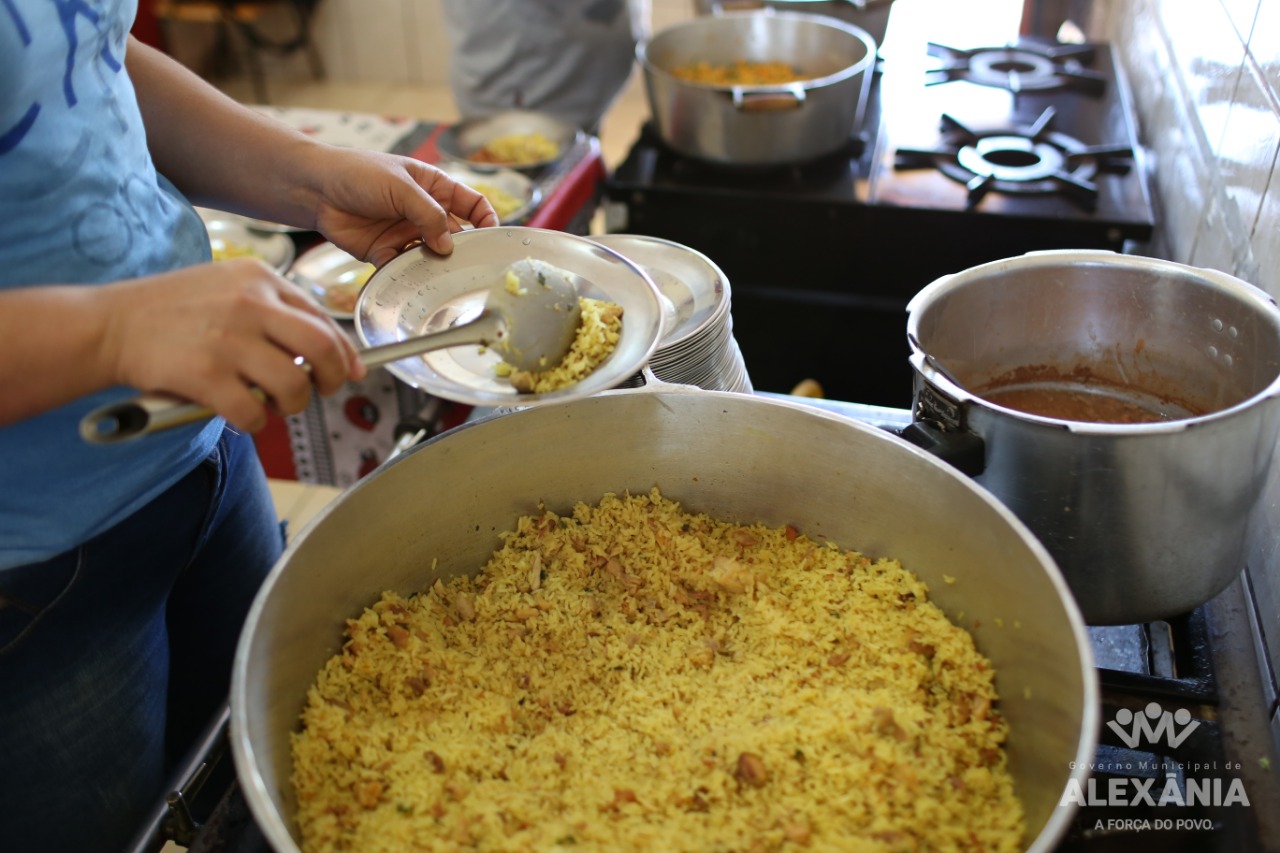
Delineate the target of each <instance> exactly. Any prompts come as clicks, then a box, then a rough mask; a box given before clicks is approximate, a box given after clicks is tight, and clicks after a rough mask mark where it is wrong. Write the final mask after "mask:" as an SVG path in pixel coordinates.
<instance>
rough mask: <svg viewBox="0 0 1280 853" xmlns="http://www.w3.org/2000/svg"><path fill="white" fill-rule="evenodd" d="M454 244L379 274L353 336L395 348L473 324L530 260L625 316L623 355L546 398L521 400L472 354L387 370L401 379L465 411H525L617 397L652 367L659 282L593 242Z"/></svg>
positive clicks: (533, 234)
mask: <svg viewBox="0 0 1280 853" xmlns="http://www.w3.org/2000/svg"><path fill="white" fill-rule="evenodd" d="M453 240H454V249H453V253H452V254H450V255H448V256H441V255H437V254H435V253H434V252H432V251H430V250H429V249H426V248H425V247H417V248H413V249H410V250H408V251H406V252H404V253H402V254H401V255H399V256H397V257H396V258H394V259H393V260H392V261H391V262H389V263H388V264H386V265H385V266H384V267H382V268H381V269H379V270H378V271H377V272H376V273H374V274H373V277H372V278H370V279H369V282H368V284H366V285H365V288H364V290H363V291H362V292H361V294H360V299H359V300H358V302H357V303H356V311H355V326H356V334H357V336H358V337H359V339H360V342H361V344H362V345H364V346H378V345H380V344H388V343H394V342H396V341H401V340H404V339H405V338H409V337H413V336H415V335H421V334H425V333H428V332H438V331H442V330H444V329H446V328H449V327H451V326H455V325H457V324H459V323H462V322H466V321H469V320H471V319H474V318H475V317H476V315H478V314H479V313H480V311H481V309H482V308H483V307H484V302H485V297H486V295H487V293H488V291H489V288H490V287H491V286H492V284H493V283H494V282H495V281H498V280H501V277H502V276H503V274H504V273H505V272H506V269H507V267H508V266H509V265H510V264H512V263H515V262H516V261H520V260H524V259H525V258H537V259H539V260H543V261H545V262H547V263H549V264H553V265H555V266H557V267H560V268H561V269H563V270H566V271H568V272H569V273H571V274H572V275H573V277H574V279H575V284H576V286H577V288H578V293H579V294H580V295H582V296H587V297H591V298H593V299H604V300H607V301H609V302H614V303H617V304H618V305H620V306H622V310H623V315H622V334H621V337H620V339H619V341H618V345H617V347H616V348H615V349H614V351H613V353H612V354H611V355H610V356H609V357H608V359H606V360H605V362H604V363H603V364H601V365H600V366H599V367H598V368H596V370H595V372H593V373H592V374H591V375H589V376H587V377H586V378H585V379H583V380H582V381H580V382H578V383H576V384H574V385H571V386H568V387H565V388H560V389H558V390H555V391H551V392H548V393H545V394H526V393H521V392H519V391H517V390H516V389H515V388H513V387H512V386H511V383H510V382H509V381H508V380H507V379H506V378H503V377H499V376H498V375H497V373H496V371H495V368H496V367H497V365H498V364H499V362H500V359H499V358H498V356H497V354H496V353H494V352H493V351H492V350H484V349H482V348H481V347H478V346H475V345H466V346H458V347H451V348H449V349H444V350H438V351H436V352H431V353H427V354H426V355H423V356H419V357H417V358H408V359H403V360H401V361H397V362H394V363H392V364H389V365H387V370H388V371H389V372H390V373H391V374H392V375H393V376H395V377H396V378H398V379H400V380H402V381H403V382H407V383H408V384H410V385H412V386H414V387H416V388H420V389H422V390H423V391H426V392H427V393H429V394H433V395H435V396H437V397H442V398H444V399H447V400H453V401H455V402H459V403H469V404H471V405H475V406H486V407H499V406H526V405H531V404H534V403H541V402H548V401H553V400H568V399H575V398H578V397H586V396H589V395H591V394H594V393H596V392H599V391H604V390H607V389H609V388H613V387H616V386H618V385H621V384H622V383H623V382H625V381H626V380H627V379H628V378H629V377H631V376H633V375H634V374H635V373H636V372H637V371H639V370H640V369H641V368H642V367H644V365H645V364H647V363H648V360H649V357H650V356H651V355H652V354H653V351H654V349H655V348H656V347H657V344H658V338H659V336H660V335H661V333H662V318H663V311H662V303H661V299H660V296H659V293H658V289H657V287H656V286H655V285H654V283H653V281H652V280H651V279H650V278H649V276H648V275H647V274H646V273H645V272H644V271H643V270H642V269H641V268H640V267H639V266H637V265H636V264H635V263H634V262H633V261H631V260H629V259H628V258H626V257H624V256H623V255H620V254H618V253H617V252H615V251H613V250H612V249H609V248H606V247H604V246H601V245H599V244H597V243H595V242H593V241H591V240H589V239H587V238H586V237H579V236H577V235H574V234H568V233H565V232H562V231H551V230H547V229H542V228H526V227H518V226H509V227H507V226H499V227H496V228H477V229H475V230H471V231H463V232H461V233H458V234H454V235H453Z"/></svg>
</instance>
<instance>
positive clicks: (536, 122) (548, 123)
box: [436, 110, 584, 171]
mask: <svg viewBox="0 0 1280 853" xmlns="http://www.w3.org/2000/svg"><path fill="white" fill-rule="evenodd" d="M534 133H537V134H541V135H542V136H545V137H546V138H547V139H549V140H551V141H552V142H554V143H556V154H555V156H553V157H546V158H542V159H539V160H531V161H529V162H522V163H516V162H510V163H477V162H474V161H472V160H471V157H472V156H473V155H474V154H475V153H476V152H477V151H479V150H480V149H481V148H483V147H484V146H486V145H488V144H489V143H490V142H492V141H493V140H495V139H498V138H499V137H503V136H518V135H525V134H534ZM583 135H584V134H583V132H582V131H581V130H580V129H579V128H576V127H574V126H573V125H571V124H569V123H568V122H566V121H563V120H561V119H558V118H556V117H555V116H553V115H550V114H548V113H541V112H536V111H533V110H506V111H504V112H500V113H494V114H493V115H489V116H482V117H477V118H468V119H463V120H462V121H460V122H458V123H457V124H454V125H450V126H449V127H446V128H445V129H444V130H443V131H441V133H440V136H439V137H437V139H436V147H437V148H438V149H439V150H440V153H441V154H443V155H445V156H446V157H449V158H452V159H454V160H462V161H465V162H466V163H467V165H468V166H470V167H471V168H473V169H477V170H480V171H491V170H493V169H498V168H503V167H506V168H509V169H521V170H532V169H540V168H542V167H543V166H548V165H550V164H551V163H554V162H556V161H557V160H559V159H560V157H561V156H563V155H564V153H565V152H566V151H568V150H569V149H570V148H572V147H573V146H574V145H575V144H577V142H578V140H580V139H581V138H582V137H583Z"/></svg>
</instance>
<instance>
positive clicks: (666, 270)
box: [591, 234, 729, 349]
mask: <svg viewBox="0 0 1280 853" xmlns="http://www.w3.org/2000/svg"><path fill="white" fill-rule="evenodd" d="M591 239H592V240H595V241H596V242H597V243H599V244H600V245H602V246H606V247H608V248H610V249H613V250H614V251H615V252H618V253H619V254H621V255H623V256H625V257H627V258H630V259H631V260H633V261H635V262H636V263H637V264H639V265H640V268H641V269H643V270H644V271H645V272H647V273H648V274H649V277H650V278H652V279H653V283H654V284H656V285H657V286H658V291H659V292H660V293H661V294H662V295H663V296H665V297H666V298H667V299H668V300H670V302H671V305H672V308H671V316H669V317H668V322H667V328H666V329H665V330H664V331H663V334H662V340H661V341H660V343H661V346H662V347H663V348H664V349H666V348H669V347H671V346H673V345H675V344H678V343H681V342H682V341H685V340H686V339H688V338H690V337H692V336H693V335H694V334H695V333H697V332H699V331H704V332H705V331H707V329H708V327H709V325H710V324H711V323H712V322H713V321H715V320H717V319H721V318H722V315H724V314H726V313H727V312H728V310H729V282H728V279H726V278H725V275H724V273H723V272H721V270H720V268H719V267H718V266H716V265H715V264H714V263H712V261H711V259H710V258H708V257H707V256H706V255H704V254H702V253H701V252H698V251H695V250H694V249H691V248H689V247H688V246H684V245H681V244H680V243H676V242H673V241H671V240H663V239H661V238H660V237H647V236H643V235H639V234H601V235H598V236H595V237H592V238H591Z"/></svg>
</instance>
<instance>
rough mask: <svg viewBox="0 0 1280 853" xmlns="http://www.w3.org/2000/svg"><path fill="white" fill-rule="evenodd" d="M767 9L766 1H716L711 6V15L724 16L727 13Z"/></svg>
mask: <svg viewBox="0 0 1280 853" xmlns="http://www.w3.org/2000/svg"><path fill="white" fill-rule="evenodd" d="M764 8H767V7H766V6H765V4H764V0H716V2H714V3H712V4H711V14H713V15H723V14H724V13H725V12H756V11H759V10H761V9H764Z"/></svg>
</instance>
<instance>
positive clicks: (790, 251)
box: [604, 39, 1155, 407]
mask: <svg viewBox="0 0 1280 853" xmlns="http://www.w3.org/2000/svg"><path fill="white" fill-rule="evenodd" d="M921 51H922V53H924V54H925V55H923V56H921V57H918V58H915V57H913V58H912V59H916V60H918V61H911V62H907V61H904V60H903V51H902V50H898V51H896V52H890V53H889V54H888V55H887V56H885V57H884V58H882V59H881V60H880V61H879V63H878V66H877V69H876V73H875V75H874V77H873V81H872V85H871V92H870V97H869V99H868V102H867V110H866V116H865V118H864V121H863V124H862V126H860V127H858V128H856V129H855V132H854V133H853V134H851V137H850V139H849V142H848V144H847V145H845V146H844V147H843V148H841V149H840V150H839V151H836V152H834V153H832V154H830V155H827V156H824V157H822V158H819V159H817V160H813V161H809V162H804V163H795V164H790V165H785V166H778V167H770V168H745V167H738V168H734V167H725V166H721V165H716V164H711V163H704V162H699V161H695V160H692V159H690V158H686V157H682V156H680V155H678V154H676V153H674V152H672V151H671V150H670V149H668V148H667V147H666V146H665V145H664V144H663V142H662V141H661V139H660V138H659V137H658V135H657V133H656V131H655V130H654V129H653V128H652V127H648V126H646V127H644V128H643V129H642V130H641V133H640V136H639V138H638V139H637V140H636V142H635V143H634V145H633V146H632V148H631V149H630V151H629V152H628V155H627V157H626V158H625V160H624V162H623V163H622V164H620V165H619V167H618V168H617V169H616V170H615V172H614V173H613V174H612V175H611V176H609V177H608V178H607V179H606V181H605V184H604V193H605V198H606V201H607V203H608V204H607V210H609V211H610V212H611V216H610V220H609V227H610V230H615V231H626V232H629V233H637V234H649V235H654V236H659V237H664V238H666V239H669V240H674V241H676V242H680V243H684V244H686V245H689V246H691V247H693V248H695V249H697V250H699V251H701V252H703V253H705V254H707V255H709V256H710V257H711V258H712V259H713V260H714V261H715V262H716V263H717V264H719V265H720V266H721V267H722V268H723V269H724V271H725V274H726V275H727V277H728V278H729V281H730V283H731V286H732V288H733V300H734V303H733V304H734V312H733V313H734V319H735V323H734V332H735V335H736V336H737V338H738V341H739V344H740V346H741V348H742V351H743V355H744V358H745V360H746V365H747V369H748V370H749V371H750V373H751V377H752V382H753V383H754V384H755V386H756V387H757V388H759V389H763V390H768V391H776V392H786V391H788V390H790V389H791V388H793V387H794V386H795V385H796V384H797V383H799V382H800V381H801V380H802V379H806V378H811V379H816V380H818V382H819V384H820V385H821V386H822V387H823V389H824V391H825V392H826V394H827V396H829V397H832V398H836V399H841V400H857V401H859V402H864V403H871V404H877V405H883V406H896V407H905V406H908V405H909V404H910V395H911V377H910V369H909V367H908V365H907V361H906V356H907V346H906V314H905V309H906V304H907V302H908V300H909V299H910V298H911V296H913V295H914V294H915V293H916V292H917V291H919V290H920V289H921V288H922V287H924V286H925V285H926V284H928V283H929V282H931V281H933V280H934V279H935V278H938V277H940V276H943V275H947V274H950V273H954V272H959V271H961V270H963V269H967V268H968V267H971V266H976V265H978V264H981V263H986V262H988V261H993V260H999V259H1001V258H1007V257H1013V256H1016V255H1020V254H1023V253H1025V252H1030V251H1040V250H1049V249H1106V250H1111V251H1116V252H1123V251H1131V250H1133V248H1134V247H1135V246H1139V245H1140V244H1142V243H1144V242H1146V241H1148V240H1149V239H1150V238H1151V237H1152V234H1153V231H1154V227H1155V215H1154V211H1153V207H1152V203H1151V198H1150V190H1149V176H1148V174H1147V171H1148V168H1147V163H1146V161H1145V155H1144V152H1143V150H1142V149H1141V147H1140V146H1139V145H1138V142H1137V135H1136V120H1135V114H1134V110H1133V106H1132V103H1131V98H1130V93H1129V91H1128V88H1127V83H1126V80H1125V77H1124V75H1123V72H1122V69H1121V67H1120V66H1119V65H1118V64H1117V62H1116V60H1115V57H1114V55H1113V53H1112V51H1111V49H1110V47H1109V45H1107V44H1103V43H1097V44H1088V45H1064V44H1058V43H1056V42H1044V41H1038V40H1031V39H1026V40H1022V41H1018V42H1016V43H1015V44H1012V45H999V46H994V47H987V48H975V49H964V50H962V49H958V48H951V47H946V46H942V45H938V44H929V45H927V46H924V45H922V47H921Z"/></svg>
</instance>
